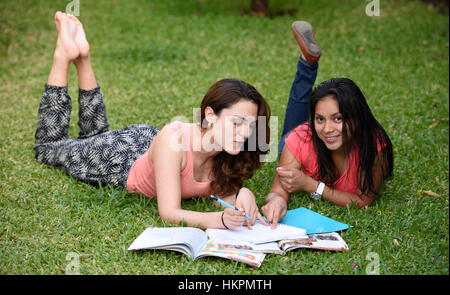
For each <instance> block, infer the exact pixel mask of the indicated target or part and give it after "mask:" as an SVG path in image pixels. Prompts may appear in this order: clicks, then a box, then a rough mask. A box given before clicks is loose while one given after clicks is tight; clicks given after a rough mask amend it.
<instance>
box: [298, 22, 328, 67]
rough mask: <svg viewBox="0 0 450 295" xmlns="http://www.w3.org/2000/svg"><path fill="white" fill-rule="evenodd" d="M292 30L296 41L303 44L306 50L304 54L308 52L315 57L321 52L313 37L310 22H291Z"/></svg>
mask: <svg viewBox="0 0 450 295" xmlns="http://www.w3.org/2000/svg"><path fill="white" fill-rule="evenodd" d="M292 30H293V31H294V35H295V38H296V39H297V42H298V43H299V44H300V47H302V46H301V43H303V44H304V46H305V47H306V50H307V51H308V52H305V54H309V55H311V56H313V57H315V58H317V57H319V56H320V55H321V53H322V50H321V49H320V47H319V45H318V44H317V42H316V39H315V38H314V32H313V28H312V26H311V24H309V23H308V22H305V21H295V22H294V23H293V24H292Z"/></svg>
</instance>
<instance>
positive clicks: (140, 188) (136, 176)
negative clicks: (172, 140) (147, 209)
mask: <svg viewBox="0 0 450 295" xmlns="http://www.w3.org/2000/svg"><path fill="white" fill-rule="evenodd" d="M164 128H175V129H177V130H180V131H181V132H182V134H183V136H184V140H185V143H186V147H187V151H186V154H187V160H186V167H185V168H184V169H183V171H181V173H180V180H181V197H195V196H208V195H209V194H210V184H211V182H210V181H208V182H199V181H196V180H195V179H194V158H193V156H192V150H191V148H190V147H191V144H190V128H189V124H187V123H182V122H177V121H175V122H173V123H170V124H168V125H166V126H165V127H164ZM127 189H128V190H129V191H131V192H138V193H141V194H143V195H146V196H147V197H150V198H154V197H156V184H155V173H154V169H153V162H152V160H151V159H150V156H149V152H148V151H147V152H146V153H145V154H143V155H142V156H141V157H139V159H137V160H136V161H135V162H134V163H133V165H132V166H131V169H130V172H129V174H128V179H127Z"/></svg>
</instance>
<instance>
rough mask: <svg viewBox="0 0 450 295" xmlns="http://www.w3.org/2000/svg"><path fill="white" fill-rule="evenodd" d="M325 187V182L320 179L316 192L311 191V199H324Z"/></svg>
mask: <svg viewBox="0 0 450 295" xmlns="http://www.w3.org/2000/svg"><path fill="white" fill-rule="evenodd" d="M324 189H325V183H323V182H322V181H319V185H318V186H317V190H316V191H315V192H313V193H311V195H310V196H311V199H313V200H316V201H320V200H321V199H322V193H323V190H324Z"/></svg>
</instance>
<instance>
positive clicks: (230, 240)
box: [207, 231, 283, 254]
mask: <svg viewBox="0 0 450 295" xmlns="http://www.w3.org/2000/svg"><path fill="white" fill-rule="evenodd" d="M207 234H208V237H209V239H210V241H212V242H214V244H216V245H217V246H218V247H220V248H221V249H225V248H226V249H234V250H245V251H250V252H257V253H274V254H281V253H282V252H283V251H282V250H281V249H280V247H279V246H278V243H277V242H268V243H263V244H253V243H250V242H248V241H245V240H243V239H241V238H236V236H235V235H233V234H230V233H229V232H228V231H209V232H208V231H207Z"/></svg>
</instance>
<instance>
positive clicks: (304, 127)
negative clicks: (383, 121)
mask: <svg viewBox="0 0 450 295" xmlns="http://www.w3.org/2000/svg"><path fill="white" fill-rule="evenodd" d="M285 142H286V146H287V148H288V149H289V151H290V152H291V153H292V155H294V157H295V159H296V160H297V161H298V162H299V163H300V164H301V170H302V171H303V172H304V173H305V174H306V175H308V176H311V177H312V178H314V179H315V180H319V176H318V175H317V172H318V171H319V163H318V162H317V156H316V152H315V150H314V145H313V142H312V133H311V129H310V127H309V125H308V124H301V125H299V126H297V127H296V128H295V129H294V130H293V131H292V132H291V134H289V135H288V137H287V138H286V141H285ZM377 148H378V152H379V151H380V150H381V148H382V146H381V145H380V143H377ZM358 170H359V153H358V150H357V149H355V148H354V149H352V150H351V151H350V155H349V159H348V164H347V169H345V171H344V173H342V175H341V177H340V178H339V179H338V180H336V182H335V183H334V186H335V189H337V190H340V191H345V192H350V193H356V192H357V191H358V186H359V185H358V184H359V173H358Z"/></svg>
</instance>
